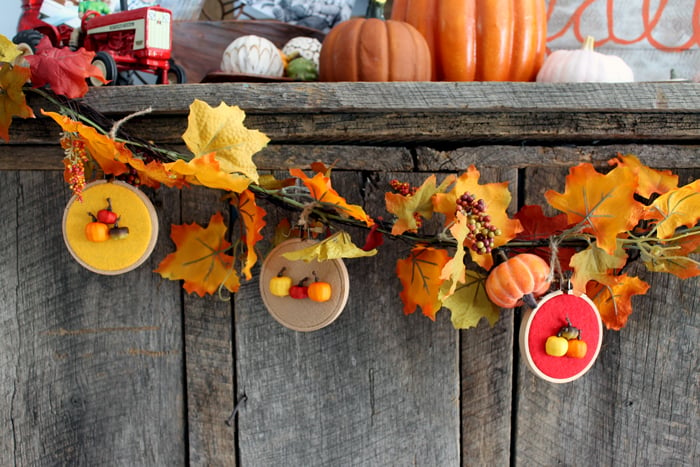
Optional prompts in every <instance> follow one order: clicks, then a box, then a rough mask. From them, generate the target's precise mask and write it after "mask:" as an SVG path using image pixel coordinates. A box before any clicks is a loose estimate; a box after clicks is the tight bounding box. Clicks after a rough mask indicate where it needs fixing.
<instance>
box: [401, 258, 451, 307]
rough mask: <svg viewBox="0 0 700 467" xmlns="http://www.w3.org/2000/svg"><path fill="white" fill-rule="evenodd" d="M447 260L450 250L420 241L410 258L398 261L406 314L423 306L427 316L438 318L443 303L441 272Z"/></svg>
mask: <svg viewBox="0 0 700 467" xmlns="http://www.w3.org/2000/svg"><path fill="white" fill-rule="evenodd" d="M448 260H449V257H448V255H447V251H445V250H442V249H437V248H432V247H427V246H424V245H418V246H415V247H414V248H413V249H411V253H410V255H409V256H408V258H405V259H400V260H398V261H397V262H396V275H397V276H398V278H399V280H400V281H401V284H402V285H403V289H402V290H401V293H400V294H399V296H400V297H401V301H402V302H403V312H404V314H407V315H408V314H411V313H413V312H414V311H416V307H420V308H421V310H422V311H423V314H424V315H425V316H427V317H428V318H430V319H432V320H435V315H436V314H437V312H438V311H440V308H441V307H442V302H441V300H440V298H439V294H440V288H441V286H442V284H443V282H444V281H443V280H442V279H441V278H440V275H441V272H442V270H443V268H444V267H445V264H447V261H448Z"/></svg>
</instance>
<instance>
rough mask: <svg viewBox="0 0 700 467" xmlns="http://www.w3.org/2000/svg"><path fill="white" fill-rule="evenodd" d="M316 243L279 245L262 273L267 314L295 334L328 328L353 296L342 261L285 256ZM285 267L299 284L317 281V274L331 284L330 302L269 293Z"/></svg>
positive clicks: (270, 255) (296, 240)
mask: <svg viewBox="0 0 700 467" xmlns="http://www.w3.org/2000/svg"><path fill="white" fill-rule="evenodd" d="M314 243H316V241H315V240H302V239H299V238H295V239H290V240H285V241H284V242H282V243H280V244H279V245H277V246H276V247H275V248H274V249H273V250H272V251H271V252H270V253H269V254H268V256H267V258H265V261H264V262H263V265H262V268H261V271H260V295H261V296H262V299H263V302H264V303H265V307H266V308H267V311H268V312H269V313H270V315H272V317H273V318H274V319H275V320H277V322H279V323H280V324H281V325H283V326H285V327H287V328H289V329H292V330H294V331H300V332H309V331H316V330H318V329H321V328H323V327H326V326H328V325H329V324H331V323H332V322H333V321H335V320H336V319H337V318H338V316H340V313H342V311H343V309H344V308H345V305H346V304H347V301H348V297H349V295H350V277H349V275H348V270H347V268H346V267H345V263H344V262H343V261H342V260H341V259H329V260H326V261H309V262H306V261H291V260H288V259H286V258H285V257H284V256H282V255H283V254H284V253H287V252H291V251H295V250H299V249H302V248H306V247H308V246H311V245H313V244H314ZM282 268H285V270H284V274H285V275H286V276H289V277H291V278H292V282H293V284H297V283H298V282H299V281H300V280H301V279H303V278H304V277H307V278H308V281H307V282H306V284H307V285H308V284H310V283H311V282H312V281H313V280H314V276H313V273H314V272H316V274H317V275H318V278H319V280H321V281H324V282H328V283H329V284H330V285H331V290H332V294H331V299H330V300H329V301H327V302H321V303H319V302H314V301H313V300H311V299H309V298H306V299H295V298H291V297H289V296H287V297H278V296H275V295H272V293H270V287H269V284H270V279H272V278H273V277H275V276H276V275H277V274H278V273H279V272H280V270H281V269H282Z"/></svg>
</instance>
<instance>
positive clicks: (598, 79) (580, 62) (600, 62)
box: [537, 36, 634, 83]
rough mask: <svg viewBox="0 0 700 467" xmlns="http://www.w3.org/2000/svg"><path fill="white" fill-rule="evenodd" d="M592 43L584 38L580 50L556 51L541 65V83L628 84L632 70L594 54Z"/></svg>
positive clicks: (615, 59) (611, 58)
mask: <svg viewBox="0 0 700 467" xmlns="http://www.w3.org/2000/svg"><path fill="white" fill-rule="evenodd" d="M594 44H595V40H594V39H593V37H591V36H588V37H586V41H585V42H584V43H583V47H582V48H581V49H579V50H556V51H554V52H552V53H551V54H550V55H549V56H548V57H547V59H546V60H545V61H544V64H543V65H542V68H541V69H540V71H539V73H538V74H537V81H538V82H542V83H628V82H632V81H634V72H633V71H632V69H631V68H630V67H629V66H628V65H627V64H626V63H625V61H624V60H622V59H621V58H620V57H618V56H616V55H606V54H602V53H600V52H596V51H595V50H593V45H594Z"/></svg>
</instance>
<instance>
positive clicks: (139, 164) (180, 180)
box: [127, 155, 186, 188]
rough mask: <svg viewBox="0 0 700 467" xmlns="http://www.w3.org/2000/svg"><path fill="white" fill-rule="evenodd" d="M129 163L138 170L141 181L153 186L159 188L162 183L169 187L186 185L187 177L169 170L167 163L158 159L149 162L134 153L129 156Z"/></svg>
mask: <svg viewBox="0 0 700 467" xmlns="http://www.w3.org/2000/svg"><path fill="white" fill-rule="evenodd" d="M127 161H128V164H129V165H130V166H131V167H133V168H134V170H136V174H137V175H138V179H139V183H140V184H141V185H145V186H148V187H151V188H159V187H160V185H161V184H163V185H165V186H169V187H177V188H182V187H183V186H185V185H186V180H185V177H184V176H182V175H178V174H176V173H174V172H173V171H171V170H168V168H167V167H166V165H165V164H164V163H163V162H161V161H157V160H152V161H150V162H148V163H146V162H144V161H143V159H139V158H137V157H134V156H132V155H130V156H128V157H127Z"/></svg>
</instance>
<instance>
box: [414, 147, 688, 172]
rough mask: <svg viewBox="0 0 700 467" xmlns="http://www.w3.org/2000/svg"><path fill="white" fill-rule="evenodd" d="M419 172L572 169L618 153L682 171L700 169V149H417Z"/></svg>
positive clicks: (604, 163)
mask: <svg viewBox="0 0 700 467" xmlns="http://www.w3.org/2000/svg"><path fill="white" fill-rule="evenodd" d="M415 152H416V161H417V168H418V170H422V171H459V170H464V169H465V168H467V167H469V166H470V165H475V166H476V167H477V168H480V167H519V168H526V167H572V166H575V165H578V164H580V163H582V162H590V163H591V164H594V165H596V166H598V167H605V166H608V161H609V160H610V159H613V158H615V157H617V155H618V154H634V155H636V156H637V157H639V159H640V160H641V161H642V162H643V163H645V164H646V165H648V166H649V167H654V168H657V169H674V170H675V169H680V168H689V167H698V166H700V146H696V145H687V146H680V145H667V144H664V145H649V144H646V145H645V144H624V145H621V144H613V145H596V146H585V145H584V146H578V145H570V146H524V145H519V146H506V145H484V146H473V147H460V148H456V149H450V150H437V149H433V148H429V147H425V146H420V147H418V148H416V150H415Z"/></svg>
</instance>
